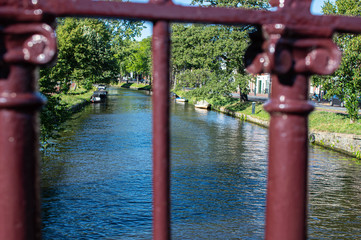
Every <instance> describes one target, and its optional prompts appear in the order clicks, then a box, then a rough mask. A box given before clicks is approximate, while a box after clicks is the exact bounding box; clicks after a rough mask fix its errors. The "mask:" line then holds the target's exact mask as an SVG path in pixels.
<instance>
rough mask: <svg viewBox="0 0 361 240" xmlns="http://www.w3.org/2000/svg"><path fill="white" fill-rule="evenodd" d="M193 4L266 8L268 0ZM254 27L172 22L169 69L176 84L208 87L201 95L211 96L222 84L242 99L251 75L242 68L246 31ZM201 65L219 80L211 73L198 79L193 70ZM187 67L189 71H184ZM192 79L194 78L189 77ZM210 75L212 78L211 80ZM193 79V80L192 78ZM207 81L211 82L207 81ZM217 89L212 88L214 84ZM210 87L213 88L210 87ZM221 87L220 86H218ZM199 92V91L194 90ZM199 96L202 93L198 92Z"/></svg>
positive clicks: (196, 1) (247, 40)
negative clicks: (207, 76)
mask: <svg viewBox="0 0 361 240" xmlns="http://www.w3.org/2000/svg"><path fill="white" fill-rule="evenodd" d="M193 3H194V4H200V5H207V6H209V5H211V6H220V7H230V6H231V7H241V6H242V7H249V8H257V9H265V8H266V7H267V6H268V4H267V1H239V0H234V1H223V0H219V1H215V0H207V1H205V0H195V1H193ZM254 30H255V29H254V28H253V27H251V26H237V27H235V26H232V27H230V26H218V25H210V26H209V25H208V26H206V25H200V24H186V25H182V24H174V25H173V26H172V73H173V76H174V78H175V82H174V85H176V87H200V82H201V83H202V84H201V87H202V88H209V90H204V91H199V90H197V91H198V92H203V93H204V96H203V98H212V96H214V93H215V92H222V93H223V96H224V97H230V94H224V91H223V90H224V87H225V86H226V87H227V91H226V92H228V93H231V92H232V91H235V90H236V88H238V89H239V90H240V92H241V96H243V98H242V97H241V99H243V100H246V97H247V94H248V93H249V87H248V85H249V81H250V80H251V77H250V76H249V75H248V74H247V73H246V72H245V66H244V63H243V57H244V54H245V51H246V49H247V47H248V45H249V37H248V33H249V32H251V31H254ZM200 69H202V70H203V71H205V72H207V71H208V72H211V73H212V75H214V74H215V75H216V76H217V77H216V78H218V80H217V81H218V82H224V83H223V84H213V81H214V80H215V79H214V78H213V77H211V78H206V79H202V80H200V79H197V77H191V75H192V74H194V75H197V74H198V75H199V71H195V70H200ZM186 70H188V71H189V72H186ZM192 79H193V80H192ZM211 79H212V81H210V80H211ZM192 81H195V82H192ZM208 81H209V82H210V83H211V82H212V84H208ZM215 87H216V88H217V89H213V88H215ZM210 88H212V89H210ZM221 89H222V90H221ZM197 95H199V93H197ZM199 97H202V96H199Z"/></svg>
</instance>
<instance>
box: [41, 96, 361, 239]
mask: <svg viewBox="0 0 361 240" xmlns="http://www.w3.org/2000/svg"><path fill="white" fill-rule="evenodd" d="M109 93H110V94H109V99H108V101H107V102H106V103H105V104H93V105H89V106H87V107H86V108H85V110H84V111H82V112H81V113H78V114H77V115H74V117H73V119H72V120H70V121H68V122H67V123H66V131H64V132H63V133H62V136H61V138H59V139H57V140H56V141H55V142H56V145H55V147H54V148H52V149H50V150H48V151H47V152H46V153H45V154H44V155H43V161H42V162H43V164H42V209H43V212H42V215H43V237H44V239H151V238H152V236H151V231H152V223H151V222H152V216H151V213H152V210H151V208H152V207H151V202H152V197H151V193H152V189H151V178H152V176H151V173H152V159H151V154H152V153H151V152H152V145H151V141H152V133H151V124H152V117H151V114H152V107H151V98H150V97H149V96H148V95H146V94H143V93H141V92H138V91H130V90H126V89H121V90H120V89H110V90H109ZM267 141H268V136H267V130H266V129H263V128H260V127H258V126H255V125H252V124H249V123H245V122H241V121H239V120H237V119H234V118H231V117H229V116H226V115H223V114H220V113H217V112H211V111H204V110H198V109H194V107H193V106H192V105H190V104H179V103H175V102H172V103H171V158H172V163H171V168H172V172H171V177H172V181H171V185H172V189H171V194H172V196H171V197H172V209H171V210H172V238H173V239H182V240H183V239H262V238H263V229H264V212H265V196H266V193H265V192H266V178H267V150H266V149H267ZM340 158H341V155H339V154H337V153H333V152H330V151H325V150H323V149H320V148H317V147H313V146H311V148H310V197H309V202H310V207H309V212H310V217H309V223H310V225H309V233H310V236H309V238H310V239H350V238H352V236H353V238H352V239H357V238H361V236H360V233H359V230H358V229H357V228H358V227H359V226H360V225H361V219H360V216H361V214H360V210H361V209H360V204H359V199H360V197H361V196H360V192H361V191H360V190H361V189H360V186H361V183H360V181H361V176H360V172H361V171H360V170H361V166H360V165H358V164H356V162H354V161H352V160H351V159H350V158H344V159H343V160H340ZM325 236H327V237H325Z"/></svg>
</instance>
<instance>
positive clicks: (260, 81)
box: [249, 73, 271, 94]
mask: <svg viewBox="0 0 361 240" xmlns="http://www.w3.org/2000/svg"><path fill="white" fill-rule="evenodd" d="M270 87H271V77H270V74H268V73H262V74H258V75H256V76H255V79H254V81H251V82H250V84H249V88H250V90H251V92H250V94H252V93H253V94H254V93H256V94H268V93H269V91H270Z"/></svg>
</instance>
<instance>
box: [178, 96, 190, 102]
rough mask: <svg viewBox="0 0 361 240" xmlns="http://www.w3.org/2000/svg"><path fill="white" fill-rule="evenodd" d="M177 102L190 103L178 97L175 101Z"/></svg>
mask: <svg viewBox="0 0 361 240" xmlns="http://www.w3.org/2000/svg"><path fill="white" fill-rule="evenodd" d="M175 101H176V102H188V99H185V98H182V97H178V98H176V99H175Z"/></svg>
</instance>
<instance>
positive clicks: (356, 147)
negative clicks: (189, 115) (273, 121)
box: [213, 107, 361, 159]
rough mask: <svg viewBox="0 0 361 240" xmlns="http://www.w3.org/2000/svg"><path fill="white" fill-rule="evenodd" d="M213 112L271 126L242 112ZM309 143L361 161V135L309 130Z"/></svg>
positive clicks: (223, 110) (216, 108)
mask: <svg viewBox="0 0 361 240" xmlns="http://www.w3.org/2000/svg"><path fill="white" fill-rule="evenodd" d="M213 110H215V111H218V112H221V113H224V114H227V115H229V116H232V117H236V118H240V119H242V120H244V121H247V122H251V123H254V124H257V125H259V126H262V127H265V128H268V126H269V121H268V120H263V119H260V118H257V117H255V116H253V115H248V114H245V113H242V112H236V111H232V110H230V109H227V108H226V107H213ZM309 141H310V143H311V144H315V145H319V146H322V147H324V148H327V149H330V150H334V151H337V152H341V153H344V154H347V155H350V156H352V157H356V158H359V159H361V135H356V134H346V133H335V132H321V131H317V130H314V129H312V128H311V129H310V130H309Z"/></svg>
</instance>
